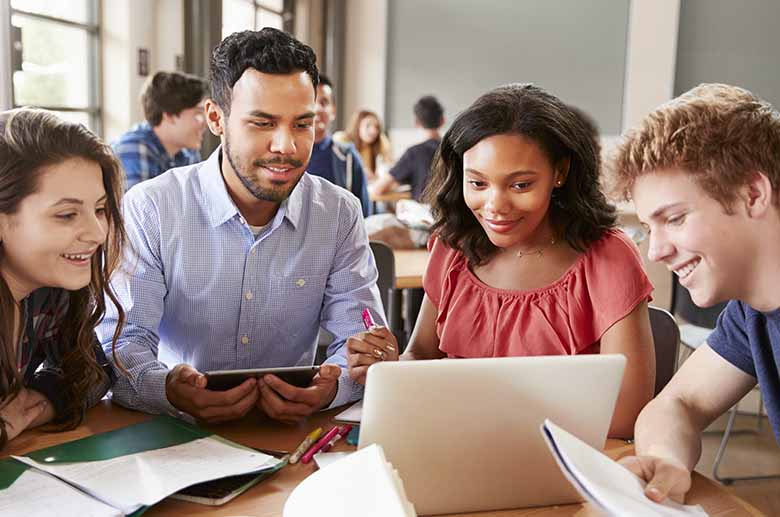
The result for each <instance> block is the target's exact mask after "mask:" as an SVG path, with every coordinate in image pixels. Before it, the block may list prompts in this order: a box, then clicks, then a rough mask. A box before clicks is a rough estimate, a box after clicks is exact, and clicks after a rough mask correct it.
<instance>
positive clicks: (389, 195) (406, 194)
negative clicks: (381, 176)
mask: <svg viewBox="0 0 780 517" xmlns="http://www.w3.org/2000/svg"><path fill="white" fill-rule="evenodd" d="M368 198H369V199H370V200H371V201H372V202H373V203H389V202H393V201H400V200H402V199H412V191H411V190H409V189H406V190H391V191H390V192H385V193H384V194H374V193H372V192H371V189H369V191H368Z"/></svg>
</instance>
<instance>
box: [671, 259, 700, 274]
mask: <svg viewBox="0 0 780 517" xmlns="http://www.w3.org/2000/svg"><path fill="white" fill-rule="evenodd" d="M700 262H701V258H696V259H694V260H691V261H690V262H686V263H685V264H684V265H683V266H682V267H678V268H676V269H673V270H672V271H674V274H675V275H677V276H678V277H680V279H683V278H686V277H688V276H689V275H690V274H691V273H693V270H694V269H696V266H698V265H699V263H700Z"/></svg>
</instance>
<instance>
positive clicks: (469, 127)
mask: <svg viewBox="0 0 780 517" xmlns="http://www.w3.org/2000/svg"><path fill="white" fill-rule="evenodd" d="M500 134H517V135H522V136H524V137H526V138H529V139H531V140H533V141H534V142H536V143H537V144H538V145H539V146H540V147H541V149H542V151H543V152H544V153H545V154H546V156H547V157H548V159H549V160H550V162H551V163H552V164H553V165H557V164H559V163H560V162H561V160H563V159H566V158H569V159H570V165H569V174H568V176H567V179H566V182H565V183H564V185H563V186H562V187H560V188H556V189H554V191H553V198H552V202H551V203H550V218H551V222H552V225H553V230H554V231H555V234H556V235H557V236H558V238H564V239H566V241H567V242H568V244H569V245H570V246H571V247H572V248H574V249H576V250H578V251H585V250H586V249H587V248H588V246H589V245H590V244H592V243H593V242H595V241H597V240H598V239H600V238H601V237H602V235H603V234H604V232H605V231H607V230H609V229H610V228H613V227H614V226H615V224H616V221H617V215H616V212H615V207H614V206H612V205H611V204H610V203H609V202H608V201H607V198H606V196H605V195H604V193H603V192H602V190H601V185H600V184H599V175H600V170H601V159H600V145H599V143H598V136H597V135H598V131H597V128H596V125H595V123H594V122H593V121H592V120H591V119H590V118H589V117H588V116H587V115H585V113H583V112H582V111H580V110H579V109H577V108H574V107H572V106H568V105H567V104H565V103H563V102H562V101H561V100H560V99H558V98H557V97H555V96H553V95H551V94H550V93H548V92H546V91H545V90H543V89H542V88H539V87H538V86H534V85H532V84H519V83H515V84H509V85H506V86H501V87H498V88H495V89H493V90H491V91H489V92H488V93H486V94H484V95H482V96H481V97H479V98H478V99H477V100H476V101H475V102H474V103H473V104H472V105H471V106H469V108H467V109H466V110H465V111H463V112H462V113H460V114H459V115H458V117H457V118H456V119H455V121H454V122H453V123H452V126H451V127H450V128H449V130H448V131H447V132H446V133H445V135H444V138H443V139H442V142H441V145H440V146H439V149H438V151H437V152H436V157H435V158H434V163H433V166H432V169H431V180H430V182H429V184H428V186H427V188H426V192H425V199H427V200H428V201H429V202H430V203H431V205H432V210H433V217H434V221H435V222H434V225H433V231H434V232H435V233H436V235H437V236H438V238H440V239H441V240H442V241H443V242H444V243H445V244H447V245H448V246H450V247H451V248H453V249H456V250H458V251H460V252H462V253H463V254H464V255H465V256H466V258H467V259H468V261H469V263H470V264H472V265H479V264H483V263H485V262H487V261H488V260H490V258H491V257H492V256H493V254H495V253H496V251H497V249H498V248H496V246H495V245H493V243H492V242H490V239H489V238H488V236H487V234H485V231H484V230H483V229H482V227H481V226H480V224H479V222H478V221H477V219H476V217H475V216H474V214H473V213H472V212H471V210H470V209H469V208H468V206H467V205H466V202H465V201H464V199H463V153H465V152H466V151H468V150H469V149H471V148H472V147H474V146H475V145H476V144H477V143H478V142H480V141H481V140H483V139H484V138H488V137H490V136H493V135H500Z"/></svg>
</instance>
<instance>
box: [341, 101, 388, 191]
mask: <svg viewBox="0 0 780 517" xmlns="http://www.w3.org/2000/svg"><path fill="white" fill-rule="evenodd" d="M333 140H335V141H336V142H339V143H351V144H354V145H355V148H356V149H357V151H358V152H359V153H360V158H361V159H362V160H363V170H364V171H365V173H366V179H367V180H368V182H369V183H371V182H373V181H374V180H376V179H377V177H378V176H379V174H380V168H386V167H389V166H390V164H391V163H392V162H393V154H392V151H391V149H390V139H388V138H387V135H385V133H384V131H383V130H382V122H381V121H380V120H379V115H377V114H376V113H374V112H373V111H369V110H360V111H357V112H356V113H355V114H354V115H353V116H352V119H351V120H350V122H349V126H347V130H346V131H337V132H336V133H334V134H333Z"/></svg>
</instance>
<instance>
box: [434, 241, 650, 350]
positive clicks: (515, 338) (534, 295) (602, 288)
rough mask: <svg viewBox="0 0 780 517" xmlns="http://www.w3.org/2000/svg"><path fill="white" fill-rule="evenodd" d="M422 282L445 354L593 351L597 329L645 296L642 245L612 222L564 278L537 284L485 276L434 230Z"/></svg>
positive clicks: (602, 329)
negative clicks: (524, 286)
mask: <svg viewBox="0 0 780 517" xmlns="http://www.w3.org/2000/svg"><path fill="white" fill-rule="evenodd" d="M428 249H429V251H430V252H431V256H430V259H429V261H428V268H427V270H426V272H425V276H424V279H423V286H424V288H425V293H426V294H427V295H428V298H429V299H430V300H431V302H433V304H434V305H435V306H436V308H437V309H438V317H437V319H436V334H437V335H438V337H439V349H440V350H442V351H443V352H444V353H446V354H447V356H449V357H508V356H530V355H564V354H569V355H573V354H590V353H598V352H599V347H600V339H601V336H602V335H603V334H604V332H606V331H607V330H608V329H609V328H610V327H611V326H612V325H614V324H615V323H617V322H618V321H620V320H621V319H623V318H624V317H625V316H627V315H628V314H629V313H630V312H631V311H632V310H633V309H634V308H635V307H636V306H637V305H638V304H639V303H640V302H642V301H643V300H649V299H650V293H651V292H652V290H653V286H652V284H651V283H650V280H649V279H648V278H647V274H646V273H645V270H644V267H643V265H642V259H641V257H640V255H639V250H638V248H637V247H636V245H635V244H634V243H633V242H632V241H631V240H630V239H629V238H628V236H627V235H626V234H625V233H624V232H623V231H622V230H609V231H607V232H606V233H605V234H604V236H603V237H602V238H601V239H600V240H598V241H596V242H595V243H593V244H592V245H591V246H590V248H589V249H588V250H587V251H586V252H585V253H582V254H581V255H580V256H579V257H578V258H577V260H576V262H575V263H574V264H573V265H572V266H571V267H570V268H569V269H568V270H567V271H566V273H564V275H563V276H561V278H559V279H558V280H556V281H555V282H553V283H552V284H550V285H548V286H546V287H542V288H540V289H533V290H529V291H509V290H504V289H497V288H494V287H490V286H488V285H486V284H484V283H483V282H482V281H481V280H479V278H477V276H476V275H475V274H474V273H473V272H472V271H471V269H469V267H468V263H467V260H466V257H465V256H464V255H463V254H462V253H460V252H459V251H456V250H453V249H452V248H449V247H448V246H447V245H446V244H444V243H443V242H441V241H439V240H438V239H436V238H435V237H434V238H432V239H431V240H430V241H429V243H428Z"/></svg>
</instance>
